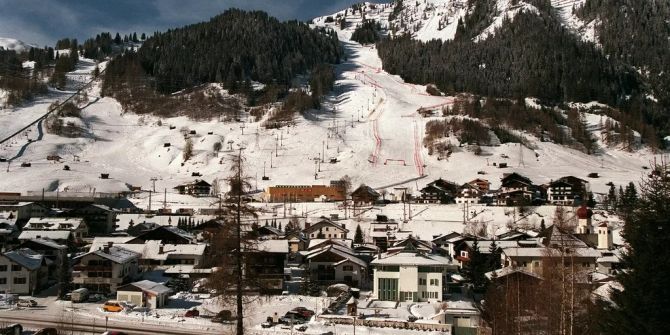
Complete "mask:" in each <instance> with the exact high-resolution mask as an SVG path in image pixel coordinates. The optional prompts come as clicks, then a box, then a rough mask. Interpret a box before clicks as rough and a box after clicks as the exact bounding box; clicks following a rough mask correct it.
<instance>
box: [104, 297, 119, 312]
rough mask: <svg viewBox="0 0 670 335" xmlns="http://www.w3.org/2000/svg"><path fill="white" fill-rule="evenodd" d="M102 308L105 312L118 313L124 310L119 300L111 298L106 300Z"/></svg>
mask: <svg viewBox="0 0 670 335" xmlns="http://www.w3.org/2000/svg"><path fill="white" fill-rule="evenodd" d="M102 310H103V311H105V312H114V313H117V312H121V311H122V310H123V306H122V305H121V304H120V303H119V302H118V301H114V300H110V301H107V302H105V304H104V305H102Z"/></svg>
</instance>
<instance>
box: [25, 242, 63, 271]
mask: <svg viewBox="0 0 670 335" xmlns="http://www.w3.org/2000/svg"><path fill="white" fill-rule="evenodd" d="M18 248H19V249H30V250H33V251H35V252H36V253H38V254H40V255H42V256H44V257H45V258H46V259H47V260H49V261H50V262H52V263H53V264H52V267H53V269H49V273H50V274H53V273H54V272H55V270H56V268H60V266H61V264H63V259H64V258H65V257H67V246H66V245H64V244H59V243H57V242H56V241H52V240H50V239H47V238H34V239H30V240H24V241H23V242H21V244H19V246H18ZM52 270H53V271H52Z"/></svg>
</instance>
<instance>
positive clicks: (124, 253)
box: [77, 246, 140, 264]
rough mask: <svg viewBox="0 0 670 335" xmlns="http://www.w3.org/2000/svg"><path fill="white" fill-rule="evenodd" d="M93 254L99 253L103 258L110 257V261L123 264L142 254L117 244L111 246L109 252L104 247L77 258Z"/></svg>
mask: <svg viewBox="0 0 670 335" xmlns="http://www.w3.org/2000/svg"><path fill="white" fill-rule="evenodd" d="M91 254H93V255H97V256H99V257H102V258H106V259H109V260H110V261H112V262H114V263H118V264H123V263H126V262H128V261H130V260H132V259H135V258H139V257H140V254H139V253H137V252H134V251H131V250H128V249H124V248H121V247H117V246H112V247H110V248H109V251H108V252H105V249H104V248H102V249H98V250H94V251H91V252H89V253H87V254H84V255H81V256H79V257H77V258H82V257H84V256H87V255H91Z"/></svg>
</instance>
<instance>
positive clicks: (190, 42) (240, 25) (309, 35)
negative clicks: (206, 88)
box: [108, 9, 342, 93]
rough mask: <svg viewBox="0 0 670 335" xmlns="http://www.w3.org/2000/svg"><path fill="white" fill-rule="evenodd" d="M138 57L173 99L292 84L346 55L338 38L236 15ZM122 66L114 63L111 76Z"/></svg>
mask: <svg viewBox="0 0 670 335" xmlns="http://www.w3.org/2000/svg"><path fill="white" fill-rule="evenodd" d="M138 56H139V60H140V63H141V65H142V69H143V70H144V71H145V72H146V74H147V75H149V76H150V77H152V78H155V86H156V89H157V90H158V91H159V92H162V93H172V92H175V91H179V90H182V89H185V88H189V87H193V86H197V85H200V84H203V83H224V86H225V87H226V88H236V87H237V86H239V85H240V83H242V82H244V81H246V80H253V81H258V82H261V83H266V84H270V83H280V84H288V83H291V82H292V80H293V79H294V78H295V77H296V76H297V75H299V74H305V73H307V72H308V71H309V70H311V69H312V68H313V67H315V66H316V65H318V64H321V63H338V62H339V61H340V58H341V56H342V51H341V49H340V45H339V41H338V40H337V36H336V34H335V33H334V32H329V31H325V30H312V29H310V28H309V26H308V25H306V24H304V23H300V22H297V21H289V22H284V23H282V22H280V21H278V20H277V19H275V18H272V17H270V16H268V15H267V14H265V13H263V12H246V11H241V10H236V9H232V10H228V11H226V12H225V13H223V14H221V15H219V16H216V17H214V18H212V19H211V20H210V21H209V22H204V23H198V24H194V25H190V26H186V27H183V28H179V29H174V30H168V31H167V32H165V33H157V34H155V35H154V36H152V37H150V38H148V39H147V40H146V41H145V42H144V44H143V45H142V47H141V48H140V49H139V51H138ZM122 62H123V60H118V61H115V62H112V63H111V64H110V68H109V71H111V72H114V71H116V69H114V67H115V66H116V65H118V64H121V63H122ZM114 79H115V77H114V76H110V78H108V80H114Z"/></svg>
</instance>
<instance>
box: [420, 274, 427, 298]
mask: <svg viewBox="0 0 670 335" xmlns="http://www.w3.org/2000/svg"><path fill="white" fill-rule="evenodd" d="M419 285H426V279H424V278H419ZM424 298H425V297H424Z"/></svg>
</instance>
